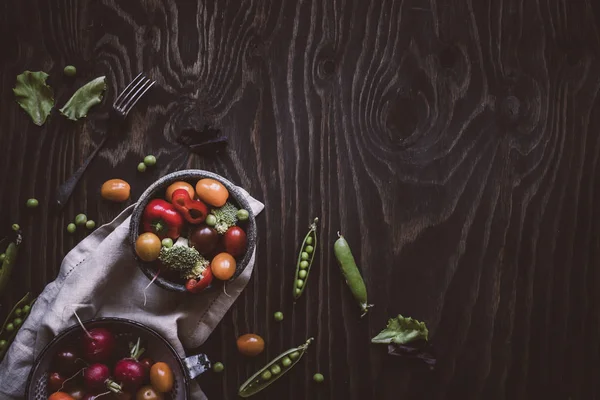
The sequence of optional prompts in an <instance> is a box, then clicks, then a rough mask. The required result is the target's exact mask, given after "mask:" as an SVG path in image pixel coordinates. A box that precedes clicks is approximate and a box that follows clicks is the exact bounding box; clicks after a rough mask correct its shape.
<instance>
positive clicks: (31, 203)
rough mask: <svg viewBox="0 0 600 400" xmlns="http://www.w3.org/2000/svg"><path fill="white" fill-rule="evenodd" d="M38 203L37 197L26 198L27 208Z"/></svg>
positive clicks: (34, 206) (33, 206)
mask: <svg viewBox="0 0 600 400" xmlns="http://www.w3.org/2000/svg"><path fill="white" fill-rule="evenodd" d="M38 205H39V202H38V201H37V199H28V200H27V208H36V207H37V206H38Z"/></svg>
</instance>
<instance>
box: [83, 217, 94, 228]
mask: <svg viewBox="0 0 600 400" xmlns="http://www.w3.org/2000/svg"><path fill="white" fill-rule="evenodd" d="M85 227H86V228H88V229H94V228H95V227H96V223H95V222H94V221H93V220H91V219H88V221H87V222H86V223H85Z"/></svg>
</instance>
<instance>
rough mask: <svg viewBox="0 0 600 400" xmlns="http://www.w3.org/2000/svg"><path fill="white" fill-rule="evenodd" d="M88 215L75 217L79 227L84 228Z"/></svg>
mask: <svg viewBox="0 0 600 400" xmlns="http://www.w3.org/2000/svg"><path fill="white" fill-rule="evenodd" d="M87 220H88V219H87V215H85V214H77V216H76V217H75V225H77V226H84V225H85V223H86V222H87Z"/></svg>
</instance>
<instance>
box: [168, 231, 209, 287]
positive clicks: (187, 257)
mask: <svg viewBox="0 0 600 400" xmlns="http://www.w3.org/2000/svg"><path fill="white" fill-rule="evenodd" d="M180 242H184V240H182V239H179V240H178V241H177V243H176V244H175V245H173V247H161V249H160V253H159V255H158V259H159V260H160V261H161V262H162V263H163V264H164V265H165V266H166V267H167V268H170V269H173V270H176V271H179V273H180V274H181V277H182V278H184V279H195V278H198V277H199V276H201V275H202V273H203V272H204V271H205V270H206V268H207V267H208V265H209V264H210V262H209V261H208V260H207V259H205V258H204V257H202V256H201V255H200V253H198V250H196V249H195V248H193V247H189V246H187V244H183V243H182V244H180Z"/></svg>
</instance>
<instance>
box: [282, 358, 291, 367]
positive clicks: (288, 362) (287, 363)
mask: <svg viewBox="0 0 600 400" xmlns="http://www.w3.org/2000/svg"><path fill="white" fill-rule="evenodd" d="M281 365H283V367H284V368H287V367H289V366H290V365H292V360H291V359H290V358H289V357H283V359H282V360H281Z"/></svg>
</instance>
